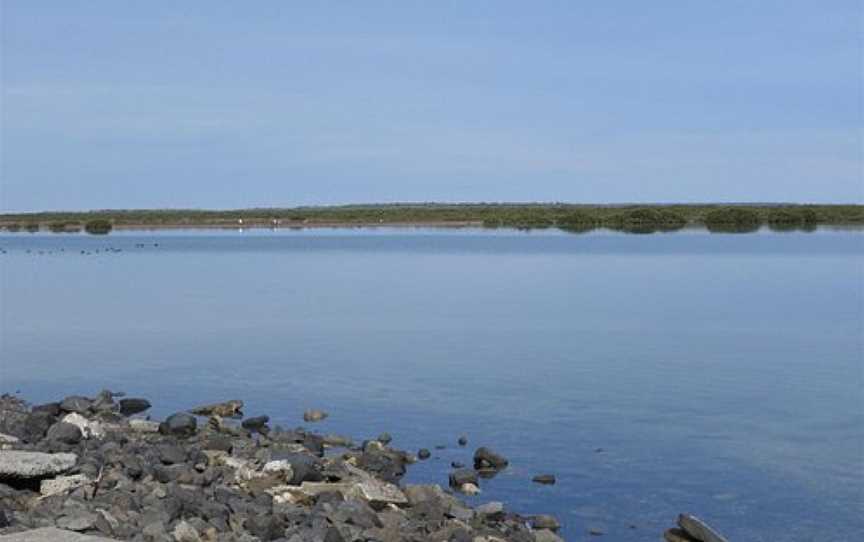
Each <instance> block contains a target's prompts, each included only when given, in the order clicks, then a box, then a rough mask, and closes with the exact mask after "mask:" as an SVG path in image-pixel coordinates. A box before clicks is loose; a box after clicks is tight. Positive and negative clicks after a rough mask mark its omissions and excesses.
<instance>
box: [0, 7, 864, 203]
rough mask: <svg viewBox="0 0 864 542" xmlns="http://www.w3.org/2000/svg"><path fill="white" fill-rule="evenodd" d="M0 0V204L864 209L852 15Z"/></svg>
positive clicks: (855, 19) (858, 15)
mask: <svg viewBox="0 0 864 542" xmlns="http://www.w3.org/2000/svg"><path fill="white" fill-rule="evenodd" d="M0 5H2V42H0V45H2V104H0V105H2V113H0V114H2V170H0V171H2V179H0V183H2V184H0V210H42V209H93V208H120V207H122V208H131V207H215V208H226V207H228V208H231V207H248V206H293V205H302V204H329V203H347V202H383V201H572V202H663V201H681V202H696V201H812V202H847V201H856V202H861V201H864V181H862V168H864V158H862V152H864V150H862V121H864V118H862V42H861V35H862V22H864V16H862V2H860V1H859V0H849V1H842V0H826V1H819V2H816V1H813V0H778V1H774V0H758V1H755V0H723V1H716V0H686V1H685V0H681V1H671V0H670V1H661V2H644V1H636V0H631V1H624V0H618V1H614V0H613V1H609V2H596V1H595V2H587V1H576V0H562V1H551V0H550V1H536V2H527V1H518V2H515V1H514V2H509V1H502V0H489V1H479V0H472V1H470V2H468V1H443V0H435V1H423V2H420V1H408V0H399V1H395V0H394V1H392V2H375V1H363V2H326V1H316V2H284V1H272V2H267V1H256V2H237V1H230V2H227V1H225V2H223V1H215V0H207V1H198V2H193V1H184V2H174V1H170V2H169V1H160V2H157V1H146V2H144V1H141V2H117V1H114V0H103V1H98V0H88V1H86V2H66V1H39V0H0Z"/></svg>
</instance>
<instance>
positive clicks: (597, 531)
mask: <svg viewBox="0 0 864 542" xmlns="http://www.w3.org/2000/svg"><path fill="white" fill-rule="evenodd" d="M588 534H590V535H591V536H603V535H604V534H606V532H605V531H604V530H603V529H598V528H596V527H592V528H590V529H588Z"/></svg>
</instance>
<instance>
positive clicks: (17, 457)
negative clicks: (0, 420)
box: [0, 450, 78, 479]
mask: <svg viewBox="0 0 864 542" xmlns="http://www.w3.org/2000/svg"><path fill="white" fill-rule="evenodd" d="M77 461H78V456H77V455H75V454H46V453H43V452H27V451H23V450H3V451H0V479H4V478H12V479H29V478H45V477H47V476H54V475H56V474H62V473H64V472H66V471H67V470H69V469H71V468H72V467H74V466H75V463H76V462H77Z"/></svg>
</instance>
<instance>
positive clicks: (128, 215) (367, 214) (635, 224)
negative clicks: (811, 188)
mask: <svg viewBox="0 0 864 542" xmlns="http://www.w3.org/2000/svg"><path fill="white" fill-rule="evenodd" d="M376 224H384V225H387V224H389V225H441V226H446V225H483V226H485V227H490V228H498V227H501V228H520V229H538V228H552V227H557V228H561V229H563V230H567V231H573V232H582V231H590V230H593V229H595V228H608V229H613V230H621V231H628V232H635V233H652V232H657V231H672V230H677V229H681V228H683V227H685V226H688V225H690V226H705V227H707V228H708V229H709V230H711V231H718V232H739V231H742V232H746V231H753V230H756V229H758V228H759V227H761V226H762V225H764V224H767V225H768V226H769V227H771V228H773V229H778V230H795V229H801V230H808V229H813V228H815V227H816V226H819V225H864V205H792V204H760V205H751V204H738V205H717V204H702V205H685V204H671V205H580V204H468V203H466V204H432V203H430V204H386V205H344V206H329V207H294V208H288V209H239V210H230V211H228V210H223V211H208V210H105V211H89V212H41V213H18V214H2V215H0V227H2V228H5V229H7V230H9V231H20V230H22V229H23V230H27V231H38V230H40V229H46V230H50V231H55V232H69V231H73V232H74V231H80V230H81V229H82V228H83V229H84V230H85V231H87V232H89V233H94V234H101V233H108V232H109V231H111V229H112V228H117V227H121V228H135V227H140V228H149V227H153V228H183V227H232V226H234V227H236V226H238V225H239V226H247V227H261V226H278V227H307V226H354V225H356V226H368V225H376Z"/></svg>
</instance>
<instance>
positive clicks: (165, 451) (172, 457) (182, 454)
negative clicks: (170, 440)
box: [156, 444, 186, 465]
mask: <svg viewBox="0 0 864 542" xmlns="http://www.w3.org/2000/svg"><path fill="white" fill-rule="evenodd" d="M156 451H157V452H158V453H159V461H161V462H162V463H164V464H165V465H174V464H175V463H185V462H186V450H185V449H184V448H183V447H182V446H177V445H176V444H162V445H160V446H158V447H157V448H156Z"/></svg>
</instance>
